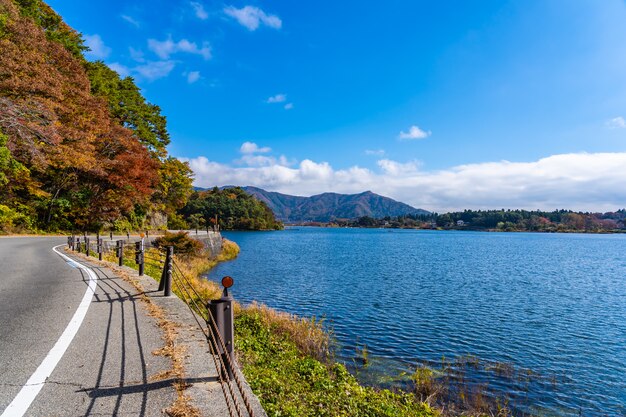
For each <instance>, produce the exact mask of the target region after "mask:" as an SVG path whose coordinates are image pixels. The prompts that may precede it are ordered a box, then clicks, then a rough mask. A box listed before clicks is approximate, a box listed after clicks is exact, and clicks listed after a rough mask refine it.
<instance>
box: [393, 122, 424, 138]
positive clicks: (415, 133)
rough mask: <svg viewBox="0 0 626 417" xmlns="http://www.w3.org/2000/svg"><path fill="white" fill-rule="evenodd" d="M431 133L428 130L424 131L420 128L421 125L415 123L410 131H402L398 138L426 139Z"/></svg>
mask: <svg viewBox="0 0 626 417" xmlns="http://www.w3.org/2000/svg"><path fill="white" fill-rule="evenodd" d="M430 135H431V132H430V131H428V132H426V131H424V130H422V129H420V128H419V127H417V126H415V125H413V126H411V127H410V128H409V131H408V132H404V131H402V132H400V134H399V135H398V139H402V140H413V139H425V138H427V137H429V136H430Z"/></svg>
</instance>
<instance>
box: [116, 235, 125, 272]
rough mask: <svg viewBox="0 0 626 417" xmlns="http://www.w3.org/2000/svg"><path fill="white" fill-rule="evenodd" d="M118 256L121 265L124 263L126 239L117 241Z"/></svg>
mask: <svg viewBox="0 0 626 417" xmlns="http://www.w3.org/2000/svg"><path fill="white" fill-rule="evenodd" d="M117 257H118V258H119V263H118V265H119V266H122V265H124V241H123V240H118V241H117Z"/></svg>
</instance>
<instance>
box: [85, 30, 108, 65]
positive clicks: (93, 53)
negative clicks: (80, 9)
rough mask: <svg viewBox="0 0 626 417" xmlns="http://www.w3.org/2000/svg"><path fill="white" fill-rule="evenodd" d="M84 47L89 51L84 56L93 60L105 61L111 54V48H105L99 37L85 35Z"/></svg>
mask: <svg viewBox="0 0 626 417" xmlns="http://www.w3.org/2000/svg"><path fill="white" fill-rule="evenodd" d="M85 45H86V46H87V47H88V48H89V49H90V50H89V51H87V53H86V55H87V56H88V57H90V58H94V59H105V58H106V57H108V56H109V55H110V54H111V48H109V47H108V46H106V45H105V44H104V42H103V41H102V38H101V37H100V35H85Z"/></svg>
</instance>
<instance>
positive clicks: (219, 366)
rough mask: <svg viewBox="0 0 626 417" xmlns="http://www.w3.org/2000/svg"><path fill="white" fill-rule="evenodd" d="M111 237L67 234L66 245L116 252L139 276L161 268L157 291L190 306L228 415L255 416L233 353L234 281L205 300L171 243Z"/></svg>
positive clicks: (91, 251)
mask: <svg viewBox="0 0 626 417" xmlns="http://www.w3.org/2000/svg"><path fill="white" fill-rule="evenodd" d="M110 237H111V239H110V240H109V241H105V240H104V239H103V238H101V237H100V236H99V235H98V236H96V238H95V241H93V242H92V241H91V239H90V237H88V236H83V237H82V239H81V237H76V236H69V237H68V238H67V245H68V248H69V249H70V250H72V251H75V252H79V253H84V254H85V255H87V256H91V255H93V256H94V257H97V258H98V259H99V260H103V258H105V257H106V258H109V259H111V258H112V256H111V255H112V254H115V258H117V264H118V265H119V266H123V265H127V266H131V267H133V266H135V267H137V270H138V274H139V275H140V276H142V275H144V272H145V268H146V266H148V267H149V268H150V270H151V271H155V270H158V271H160V278H159V289H158V291H163V296H165V297H169V296H172V290H173V289H175V290H176V291H175V292H176V293H177V294H178V296H179V298H181V299H182V300H183V301H184V302H185V304H187V306H189V308H190V309H191V311H192V313H193V314H194V317H195V318H196V321H197V323H198V325H199V327H200V329H201V330H202V332H203V333H204V335H205V336H206V339H207V343H208V345H209V348H210V352H211V356H212V357H213V361H214V365H215V368H216V370H217V374H218V379H219V382H220V384H221V386H222V391H223V393H224V399H225V400H226V405H227V408H228V412H229V414H230V416H238V417H245V416H246V415H247V416H250V417H254V412H253V409H252V406H251V404H250V400H249V398H248V395H247V393H246V391H245V390H244V387H243V384H242V382H241V378H240V376H239V374H238V372H237V365H236V360H235V356H234V316H233V298H232V297H231V296H230V294H229V293H228V289H229V288H230V287H231V286H232V285H233V283H234V282H233V279H232V278H231V277H224V278H223V279H222V285H223V287H224V290H223V293H222V297H221V298H219V299H217V300H207V299H205V298H204V297H202V295H201V294H200V292H199V290H198V289H197V288H195V287H194V285H193V282H192V280H191V279H189V277H187V276H186V275H185V273H184V272H183V270H182V269H181V267H180V265H179V260H177V258H176V256H175V254H174V247H173V246H168V247H165V248H160V247H156V246H154V245H153V244H152V242H151V241H150V240H145V241H144V239H143V238H142V239H141V240H140V241H136V242H134V247H133V245H126V244H125V241H124V240H116V241H114V240H113V236H110ZM127 237H128V236H127ZM128 240H130V239H128ZM128 243H130V242H128ZM107 255H108V256H107ZM133 255H134V258H133ZM133 261H134V262H133ZM153 278H155V279H156V277H153ZM199 318H201V319H202V322H201V321H200V320H199ZM240 400H241V401H243V403H244V407H245V411H247V413H245V412H244V411H243V410H242V407H241V404H240Z"/></svg>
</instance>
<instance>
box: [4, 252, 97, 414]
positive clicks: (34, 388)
mask: <svg viewBox="0 0 626 417" xmlns="http://www.w3.org/2000/svg"><path fill="white" fill-rule="evenodd" d="M62 246H64V245H59V246H55V247H54V248H52V250H53V251H54V252H56V253H57V254H58V255H59V256H60V257H61V258H63V259H65V260H66V261H67V262H68V263H70V265H72V266H75V267H77V268H80V269H82V270H83V271H85V272H86V273H87V275H88V276H89V286H88V287H87V291H86V292H85V295H84V296H83V299H82V300H81V302H80V304H79V306H78V308H77V309H76V312H75V313H74V316H73V317H72V319H71V320H70V322H69V323H68V325H67V327H66V328H65V330H64V331H63V334H62V335H61V337H60V338H59V340H57V342H56V343H55V345H54V346H53V347H52V349H50V352H48V355H47V356H46V357H45V359H44V360H43V362H41V365H39V367H38V368H37V370H36V371H35V372H34V373H33V374H32V375H31V377H30V378H29V379H28V381H26V385H24V386H23V387H22V389H21V390H20V392H19V393H18V394H17V396H16V397H15V398H14V399H13V401H11V404H9V406H8V407H7V408H6V410H4V412H3V413H2V415H1V416H0V417H21V416H23V415H24V414H25V413H26V411H27V410H28V407H30V405H31V404H32V402H33V401H34V400H35V397H37V394H39V391H41V388H43V385H44V383H45V382H46V380H47V379H48V377H49V376H50V374H51V373H52V371H54V368H55V367H56V366H57V364H58V363H59V361H60V360H61V358H62V357H63V354H64V353H65V351H66V350H67V348H68V347H69V345H70V343H72V340H73V339H74V336H76V332H78V329H79V328H80V325H81V323H82V322H83V319H84V318H85V314H87V309H88V308H89V304H91V299H92V297H93V294H94V293H95V291H96V282H97V281H98V276H97V275H96V274H95V272H93V271H92V270H91V269H89V268H88V267H86V266H85V265H82V264H80V263H78V262H76V261H74V260H73V259H70V258H69V257H67V256H65V255H63V254H62V253H60V252H59V251H58V250H57V248H59V247H62Z"/></svg>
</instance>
